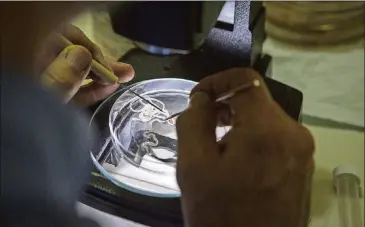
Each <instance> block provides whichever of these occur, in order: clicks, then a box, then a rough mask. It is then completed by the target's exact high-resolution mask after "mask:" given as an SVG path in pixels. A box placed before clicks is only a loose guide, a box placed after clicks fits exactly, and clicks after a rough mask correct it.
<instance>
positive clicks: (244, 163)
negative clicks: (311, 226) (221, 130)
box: [176, 69, 314, 227]
mask: <svg viewBox="0 0 365 227" xmlns="http://www.w3.org/2000/svg"><path fill="white" fill-rule="evenodd" d="M254 79H259V80H260V82H261V85H260V86H259V87H256V88H254V89H252V90H250V91H247V92H245V93H241V94H237V95H236V96H234V97H232V98H231V99H230V100H228V102H227V105H228V106H229V108H227V109H225V111H222V110H218V109H217V108H216V105H215V103H214V102H213V101H212V100H214V99H215V98H216V97H217V96H219V95H220V94H222V93H225V92H227V91H229V90H231V89H232V88H235V87H237V86H239V85H240V84H246V83H250V82H252V81H253V80H254ZM207 94H209V95H207ZM217 123H220V124H221V123H225V124H227V123H229V124H230V125H231V126H232V129H231V130H230V131H229V132H228V133H227V134H226V135H225V136H224V137H223V138H222V139H221V140H220V141H218V142H217V141H216V135H215V129H216V127H217ZM176 127H177V136H178V154H179V157H178V161H177V180H178V183H179V186H180V188H181V192H182V208H183V213H184V220H185V223H186V225H187V226H189V227H198V226H199V227H200V226H204V227H218V226H219V227H221V226H230V227H236V226H240V227H241V226H250V227H267V226H270V227H292V226H297V227H304V226H307V224H308V218H309V216H308V215H309V213H308V211H309V199H310V196H309V195H310V186H311V179H312V171H313V167H314V162H313V153H314V142H313V138H312V136H311V134H310V133H309V131H308V130H307V129H306V128H304V127H303V126H302V125H300V124H299V123H297V122H296V121H294V120H293V119H291V118H290V117H289V116H288V115H287V114H286V113H285V112H284V111H283V110H282V109H281V108H280V107H279V106H278V104H277V103H276V102H275V101H274V100H273V99H272V97H271V95H270V93H269V91H268V89H267V87H266V85H265V83H264V81H263V80H262V79H261V78H260V76H259V75H258V74H257V73H256V72H254V71H253V70H251V69H232V70H228V71H224V72H221V73H218V74H215V75H213V76H210V77H207V78H205V79H203V80H202V81H201V82H200V83H199V84H198V85H197V86H196V87H195V88H194V89H193V91H192V92H191V102H190V106H189V108H188V109H187V110H186V111H185V112H183V113H182V114H181V115H180V117H179V118H178V119H177V123H176Z"/></svg>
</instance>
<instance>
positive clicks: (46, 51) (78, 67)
mask: <svg viewBox="0 0 365 227" xmlns="http://www.w3.org/2000/svg"><path fill="white" fill-rule="evenodd" d="M57 32H58V33H59V34H61V35H63V36H64V37H65V38H67V39H68V40H70V41H71V42H72V43H73V44H75V45H72V46H69V47H65V46H64V44H62V43H60V42H59V40H58V39H56V38H55V37H54V36H52V35H50V36H49V37H48V38H47V39H46V40H45V42H43V43H42V44H41V46H40V48H39V49H38V52H37V54H36V58H35V71H36V72H37V73H39V74H41V75H42V76H41V82H42V84H43V85H44V86H46V87H47V88H50V89H53V90H56V91H58V92H59V94H60V96H61V99H62V101H63V102H68V101H69V100H71V99H72V100H73V101H75V102H76V103H77V104H80V105H81V106H89V105H91V104H93V103H95V102H97V101H100V100H102V99H104V98H106V97H108V96H109V95H111V94H112V93H113V92H114V91H115V90H117V89H118V87H119V84H108V83H106V82H105V81H102V80H101V79H100V78H98V77H97V76H96V75H95V74H94V73H92V72H90V67H91V60H92V59H94V60H96V61H98V62H99V63H100V64H102V65H103V66H105V67H106V68H107V69H109V70H110V71H112V72H114V74H115V75H116V76H117V77H119V78H120V80H122V81H123V82H128V81H130V80H131V79H133V77H134V70H133V68H132V66H131V65H128V64H125V63H122V62H116V61H113V60H111V59H108V58H106V57H105V56H104V55H103V53H102V52H101V50H100V48H99V47H98V46H97V45H96V44H94V43H93V42H92V41H91V40H90V39H88V38H87V36H86V35H85V34H84V33H83V32H82V31H81V30H80V29H79V28H77V27H75V26H73V25H64V26H62V27H61V29H59V31H57ZM86 78H91V79H93V82H91V83H90V84H88V85H85V86H82V83H83V81H84V80H85V79H86Z"/></svg>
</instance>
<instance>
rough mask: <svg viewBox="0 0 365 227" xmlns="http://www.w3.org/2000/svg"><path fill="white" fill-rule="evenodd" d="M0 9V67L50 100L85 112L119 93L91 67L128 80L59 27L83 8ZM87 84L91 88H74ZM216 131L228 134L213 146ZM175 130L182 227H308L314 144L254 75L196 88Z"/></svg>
mask: <svg viewBox="0 0 365 227" xmlns="http://www.w3.org/2000/svg"><path fill="white" fill-rule="evenodd" d="M0 4H1V7H0V8H1V12H0V15H1V17H2V19H5V20H2V24H1V32H2V33H1V34H2V36H3V38H2V40H1V41H2V43H1V45H2V47H5V48H4V49H3V50H2V51H3V54H2V61H3V62H6V63H8V64H12V65H17V66H18V67H19V68H21V69H22V70H23V71H25V72H29V73H28V74H32V72H36V71H37V72H38V75H41V76H40V77H36V79H40V81H41V82H42V83H43V85H44V86H45V87H47V88H49V89H51V90H54V91H57V93H58V94H59V97H60V101H62V102H64V103H65V102H68V101H70V100H73V101H75V102H77V103H79V104H80V105H89V104H92V103H93V102H95V101H97V100H100V99H103V98H105V97H107V96H108V95H110V94H111V93H113V92H114V91H115V89H117V85H110V84H109V85H107V84H105V82H103V81H101V80H98V79H96V78H95V75H93V74H92V73H90V64H91V59H92V58H95V59H96V60H97V61H99V62H100V63H101V64H103V65H104V66H105V67H108V68H109V69H110V70H113V71H114V73H115V74H116V75H117V76H118V77H120V78H121V79H123V80H124V81H128V80H130V79H132V78H133V76H134V71H133V69H132V67H131V66H129V65H126V64H123V63H117V62H113V61H109V60H108V59H107V58H106V57H105V56H103V55H102V53H101V52H100V50H99V49H98V48H97V46H96V45H95V44H92V42H91V41H90V40H88V39H87V37H86V36H84V35H83V34H82V32H80V31H77V29H76V30H75V29H74V28H70V30H72V31H69V30H67V29H65V27H64V26H63V27H60V26H62V23H64V22H65V21H67V19H68V18H69V17H71V16H73V15H75V14H77V13H78V12H80V11H81V10H82V9H83V8H84V7H86V6H87V4H88V3H73V2H62V3H61V2H60V3H57V4H56V3H43V2H39V3H33V2H29V3H0ZM70 9H72V10H70ZM14 15H22V17H15V16H14ZM4 21H6V22H9V21H11V22H12V23H4ZM52 32H58V33H62V34H63V35H64V36H66V37H67V38H68V39H70V40H71V41H72V42H74V43H75V44H77V45H74V46H71V47H67V48H63V47H58V46H57V44H54V43H52V39H51V38H49V37H50V36H49V35H50V34H51V33H52ZM37 48H38V49H37ZM36 50H37V51H36ZM36 53H37V54H36ZM35 56H36V57H35ZM60 75H62V76H60ZM87 77H90V78H94V79H95V82H94V83H93V85H90V86H88V87H83V88H81V85H82V81H83V80H84V79H85V78H87ZM253 79H258V80H260V81H261V86H260V87H257V88H254V89H252V90H251V91H249V92H246V93H243V94H239V95H237V96H235V97H234V98H232V99H230V100H229V101H228V102H227V103H226V105H225V107H224V108H217V107H216V105H214V102H213V101H212V100H213V99H214V97H217V96H219V95H220V94H222V93H225V92H226V91H228V90H229V89H231V88H234V87H237V86H239V85H240V84H245V83H248V82H251V81H252V80H253ZM202 119H204V120H202ZM217 124H225V125H231V126H232V130H231V131H230V132H228V133H227V134H226V135H225V136H224V137H223V138H222V140H221V141H219V142H217V141H216V137H215V128H216V126H217ZM176 127H177V135H178V152H179V157H178V164H177V179H178V183H179V186H180V188H181V192H182V198H181V200H182V208H183V214H184V220H185V223H186V225H187V226H189V227H222V226H230V227H235V226H237V227H238V226H242V225H243V224H245V225H247V226H250V227H267V226H270V227H276V226H277V227H292V226H300V227H302V226H303V227H304V226H306V224H307V222H308V218H309V217H308V208H309V203H308V201H309V194H310V185H311V180H312V173H313V168H314V162H313V153H314V141H313V138H312V136H311V134H310V133H309V131H308V130H307V129H306V128H304V127H303V126H302V125H300V124H298V123H297V122H295V121H294V120H292V119H291V118H290V117H289V116H288V115H287V114H286V113H285V112H284V111H283V110H282V109H281V108H280V107H279V106H278V104H277V103H276V102H275V101H274V100H273V99H272V97H271V95H270V93H269V91H268V90H267V87H266V85H265V83H264V82H263V81H262V80H261V77H260V76H259V75H258V74H257V73H256V72H254V71H253V70H251V69H232V70H228V71H225V72H221V73H218V74H216V75H212V76H210V77H207V78H205V79H203V80H202V81H200V83H199V84H198V85H197V87H195V88H194V89H193V91H192V92H191V103H190V107H189V108H188V109H187V110H186V111H185V112H184V113H183V114H182V115H180V117H179V118H178V119H177V125H176Z"/></svg>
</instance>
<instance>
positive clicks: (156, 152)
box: [91, 78, 229, 197]
mask: <svg viewBox="0 0 365 227" xmlns="http://www.w3.org/2000/svg"><path fill="white" fill-rule="evenodd" d="M196 84H197V83H196V82H193V81H189V80H183V79H172V78H168V79H167V78H166V79H154V80H146V81H142V82H139V83H136V84H134V85H132V86H130V87H129V89H131V90H133V92H136V93H138V94H139V95H141V96H143V97H144V98H145V99H147V100H149V101H150V102H153V103H154V104H155V105H157V106H158V107H159V108H161V109H163V111H162V112H161V111H159V110H157V109H156V108H155V107H153V106H152V105H150V104H148V103H147V102H145V101H144V100H143V99H141V98H139V97H138V96H136V95H135V94H133V93H132V92H130V91H128V90H127V89H122V90H120V91H118V92H116V93H115V94H113V95H112V96H111V97H109V98H108V99H107V100H105V101H104V102H103V103H102V104H101V105H100V106H99V107H98V109H97V110H96V111H95V113H94V115H93V117H92V120H91V123H96V124H97V125H98V126H99V135H100V137H99V139H98V146H97V147H95V148H94V149H93V150H92V151H91V153H92V160H93V162H94V164H95V166H96V167H97V168H98V170H99V171H100V172H101V173H102V174H103V175H104V176H105V177H106V178H107V179H109V180H110V181H112V182H113V183H114V184H116V185H118V186H119V187H122V188H125V189H127V190H130V191H132V192H135V193H138V194H143V195H147V196H153V197H179V196H180V189H179V187H178V184H177V181H176V176H175V174H176V160H177V156H178V154H177V135H176V128H175V119H171V120H168V121H164V119H165V118H166V117H168V116H170V115H171V114H174V113H177V112H180V111H183V110H185V109H186V108H187V107H188V104H189V94H190V91H191V90H192V88H193V87H194V86H195V85H196ZM228 130H229V128H228V127H219V128H217V138H218V139H219V138H220V137H221V136H223V135H224V134H225V133H226V132H227V131H228Z"/></svg>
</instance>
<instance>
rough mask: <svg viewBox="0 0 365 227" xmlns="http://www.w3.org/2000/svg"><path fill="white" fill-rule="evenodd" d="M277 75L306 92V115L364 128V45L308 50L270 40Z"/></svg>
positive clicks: (267, 45) (268, 45)
mask: <svg viewBox="0 0 365 227" xmlns="http://www.w3.org/2000/svg"><path fill="white" fill-rule="evenodd" d="M263 52H265V53H268V54H270V55H271V56H272V57H273V63H272V68H273V78H274V79H276V80H278V81H281V82H283V83H285V84H288V85H290V86H292V87H294V88H297V89H298V90H300V91H301V92H303V94H304V100H303V110H302V111H303V114H305V115H309V116H313V117H319V118H324V119H330V120H333V121H337V122H343V123H348V124H352V125H356V126H360V127H364V47H363V44H362V43H358V44H357V45H354V46H351V47H347V48H342V49H339V48H337V49H336V50H334V49H331V50H320V51H319V50H317V51H305V50H297V49H294V48H289V47H284V46H280V45H278V43H276V42H275V41H273V40H271V39H267V40H266V41H265V42H264V47H263Z"/></svg>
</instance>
